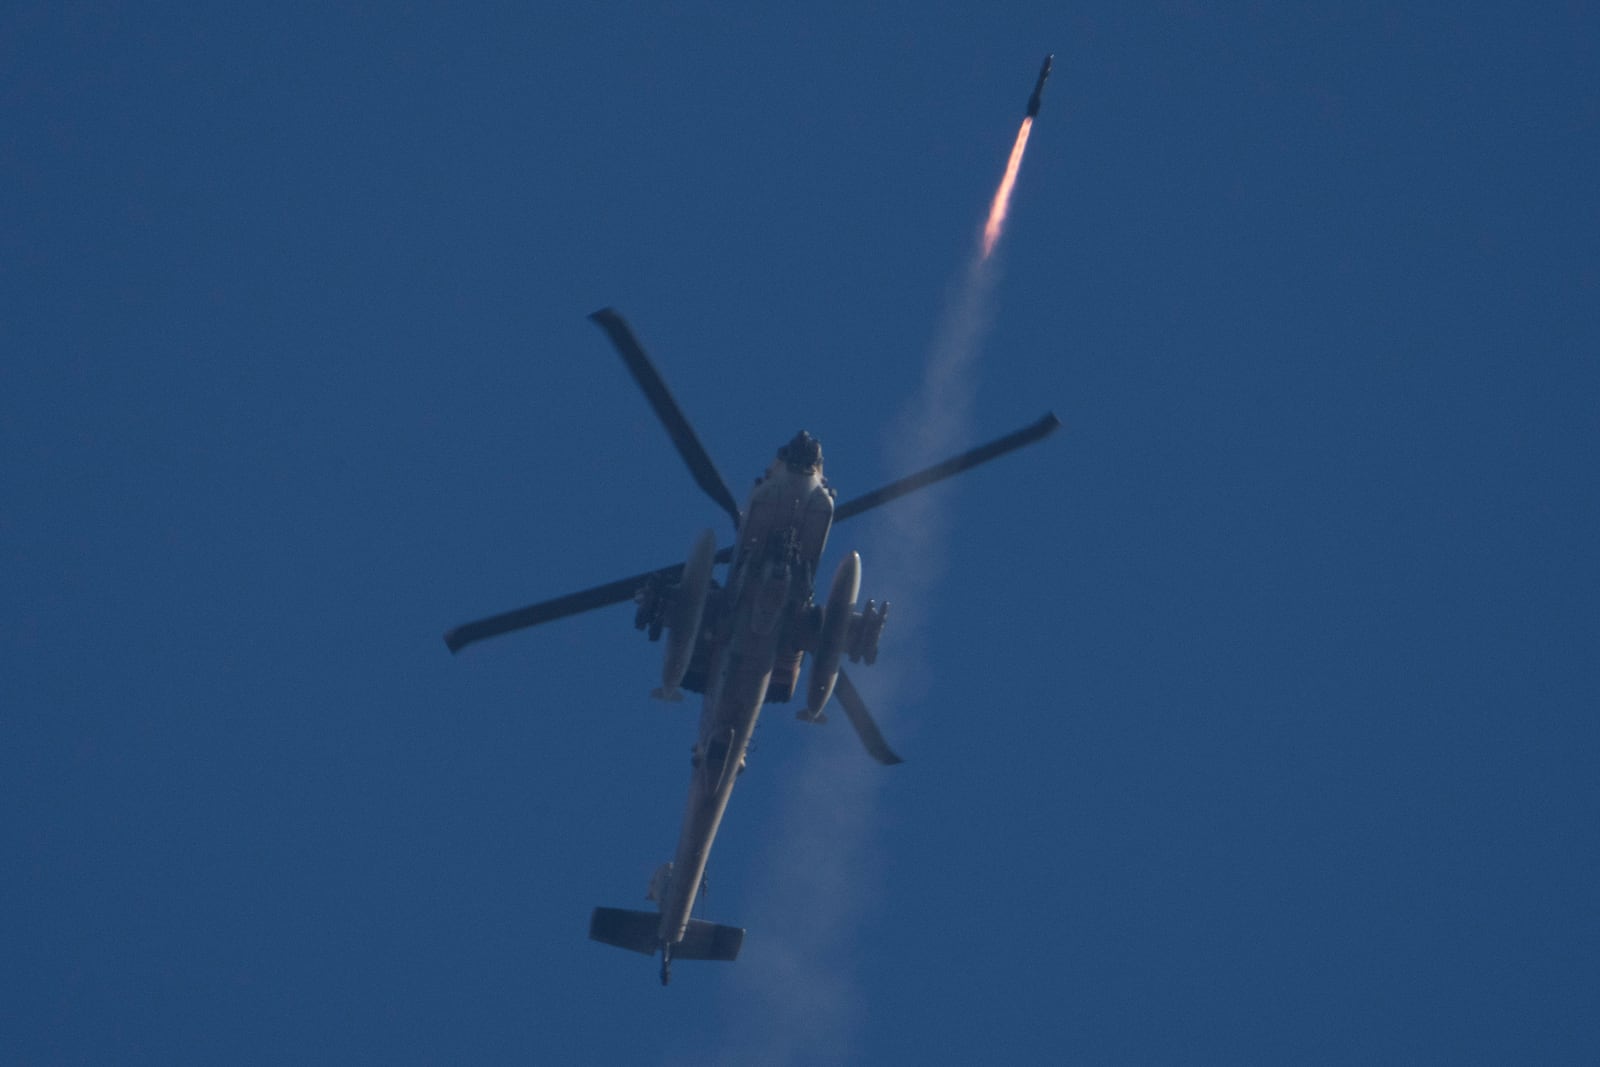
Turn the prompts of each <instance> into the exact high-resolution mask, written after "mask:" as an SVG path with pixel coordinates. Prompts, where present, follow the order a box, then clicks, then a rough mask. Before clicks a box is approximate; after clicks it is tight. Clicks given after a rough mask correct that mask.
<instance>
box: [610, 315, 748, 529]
mask: <svg viewBox="0 0 1600 1067" xmlns="http://www.w3.org/2000/svg"><path fill="white" fill-rule="evenodd" d="M589 318H590V319H592V320H594V323H595V325H597V326H599V327H600V328H601V329H602V330H604V331H605V332H606V336H607V337H609V338H611V343H612V345H613V346H615V347H616V350H617V353H618V354H619V355H621V356H622V361H623V362H624V363H626V364H627V365H628V371H629V373H631V374H632V375H633V380H634V381H636V382H638V383H639V388H640V389H643V390H644V395H645V397H646V398H648V399H649V401H650V406H651V407H652V408H654V409H655V412H656V418H658V419H660V420H661V424H662V425H663V426H665V427H666V428H667V433H668V435H670V436H671V437H672V443H673V444H674V445H676V446H677V448H678V455H680V456H682V457H683V461H684V462H685V463H687V464H688V465H689V472H690V473H691V474H693V475H694V480H695V483H696V484H697V485H699V486H700V488H701V489H703V490H705V493H706V495H707V496H709V497H710V498H711V499H712V500H715V501H716V502H717V506H718V507H720V508H722V510H723V511H726V512H727V513H728V515H729V516H730V517H731V518H732V519H733V525H734V528H735V529H738V527H739V504H738V501H736V500H734V499H733V494H732V493H731V492H729V491H728V485H727V483H726V482H724V481H723V480H722V475H720V474H718V473H717V467H716V464H714V463H712V462H711V456H710V455H709V454H707V452H706V450H705V446H704V445H702V444H701V443H700V439H699V438H698V437H696V436H695V435H694V430H693V428H691V427H690V425H689V420H688V419H686V418H684V416H683V411H682V409H680V408H679V407H678V402H677V401H676V400H674V399H673V398H672V394H671V393H670V392H668V390H667V383H666V382H665V381H664V380H663V379H662V377H661V375H660V374H658V373H657V372H656V368H655V365H654V364H652V363H651V362H650V357H649V356H647V355H645V354H644V347H643V346H642V345H640V344H639V339H638V338H636V337H635V336H634V335H633V331H632V330H631V329H629V328H628V324H627V322H626V321H624V320H623V318H622V316H621V315H619V314H617V312H616V309H614V308H601V309H600V310H599V311H596V312H595V313H594V314H592V315H590V316H589Z"/></svg>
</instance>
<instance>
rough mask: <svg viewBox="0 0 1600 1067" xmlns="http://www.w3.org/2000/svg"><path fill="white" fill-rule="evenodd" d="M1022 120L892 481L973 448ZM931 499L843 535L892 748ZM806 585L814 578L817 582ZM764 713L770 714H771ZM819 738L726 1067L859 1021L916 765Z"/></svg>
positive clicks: (817, 1040)
mask: <svg viewBox="0 0 1600 1067" xmlns="http://www.w3.org/2000/svg"><path fill="white" fill-rule="evenodd" d="M1029 125H1030V124H1029V123H1026V122H1025V123H1024V126H1023V128H1022V130H1021V131H1020V132H1019V135H1018V139H1017V143H1016V145H1015V147H1014V148H1013V150H1012V154H1011V159H1010V161H1009V163H1008V165H1007V167H1006V173H1005V177H1004V178H1003V179H1002V182H1001V185H1000V188H999V189H998V190H997V192H996V195H995V199H994V202H993V204H992V206H991V208H990V216H989V220H988V223H987V225H986V227H985V231H984V233H983V234H982V235H981V236H980V240H979V244H978V245H977V247H976V248H975V249H974V251H973V255H972V259H971V260H970V262H969V263H968V264H967V267H966V270H965V271H964V272H963V275H962V277H961V279H960V281H959V282H958V284H957V287H956V288H955V290H954V291H953V292H952V294H951V299H950V301H949V303H948V305H947V307H946V310H945V313H944V315H943V317H942V319H941V321H940V324H939V328H938V331H937V333H936V334H935V335H934V341H933V345H932V347H931V349H930V351H929V353H928V359H927V362H926V364H925V367H924V371H923V378H922V385H921V388H920V390H919V391H918V392H917V394H916V395H915V396H914V397H913V399H912V401H911V402H910V403H909V404H908V406H907V407H906V409H905V410H904V411H903V412H902V413H901V416H900V418H899V419H898V420H897V421H896V423H895V424H894V426H893V427H892V429H891V431H890V436H889V439H888V440H887V442H886V443H885V457H886V459H887V466H888V467H889V469H890V470H891V471H892V472H894V473H895V474H896V475H897V476H898V475H900V474H908V473H910V472H912V471H914V470H918V469H921V468H922V467H926V466H928V465H930V464H932V463H935V462H937V461H939V460H941V459H945V458H947V457H948V456H949V455H951V454H953V453H955V452H957V451H960V450H961V449H962V448H964V447H967V446H968V445H970V444H971V443H972V442H971V441H970V436H971V435H970V433H969V430H970V422H971V418H970V416H971V408H972V400H973V396H974V393H975V390H976V382H975V380H974V373H973V369H974V363H975V362H976V359H977V356H978V354H979V352H980V351H981V349H982V342H983V338H984V335H985V333H986V331H987V329H988V326H989V322H990V317H991V310H990V305H991V300H992V297H993V293H994V288H995V282H996V279H997V275H998V270H997V268H996V266H995V263H994V259H993V252H994V248H995V243H996V242H997V241H998V240H999V237H1000V232H1001V228H1002V226H1003V224H1004V221H1005V212H1006V205H1007V202H1008V201H1009V199H1010V195H1011V189H1012V185H1013V183H1014V182H1015V180H1016V172H1017V167H1018V165H1019V164H1020V162H1021V158H1022V149H1023V147H1024V146H1025V145H1026V143H1027V133H1028V126H1029ZM847 495H848V494H847ZM946 506H947V497H946V494H945V493H943V492H942V491H941V490H940V489H939V488H935V489H930V490H928V491H926V492H922V493H916V494H913V495H911V496H909V497H906V498H904V499H902V500H897V501H895V502H894V503H893V504H891V505H889V506H888V507H887V508H885V510H884V511H883V512H881V513H879V514H878V515H876V516H874V518H873V519H872V520H865V521H866V522H867V536H866V537H865V539H864V542H856V543H864V547H862V548H861V555H862V567H863V584H862V590H863V595H866V594H870V595H872V596H874V597H876V598H878V599H880V600H882V599H889V600H892V601H894V603H895V608H894V611H893V614H892V615H891V618H890V624H889V627H888V628H887V629H886V631H885V641H884V656H883V658H882V659H881V660H880V661H879V662H878V664H876V665H874V666H873V667H872V668H870V669H860V668H858V669H856V670H855V671H854V672H852V678H853V679H854V680H855V681H856V685H857V688H859V689H860V690H861V692H862V695H863V697H864V699H865V700H866V701H867V704H868V706H869V707H871V708H872V709H873V713H874V715H875V716H876V718H877V719H878V721H879V724H880V725H881V726H882V727H883V730H884V733H885V735H886V736H887V737H888V738H889V740H890V744H891V745H892V744H895V743H896V736H897V734H896V730H895V720H896V711H897V706H905V705H908V704H911V703H913V702H914V701H915V699H916V697H917V696H918V695H919V694H918V693H917V691H916V690H915V689H914V688H912V685H913V683H914V681H915V680H916V679H918V678H920V677H922V676H924V675H925V674H926V667H925V664H926V663H927V661H928V656H927V654H926V652H925V650H924V648H923V645H922V640H921V631H922V623H923V617H924V613H925V611H926V606H927V605H928V603H929V593H930V591H931V590H932V589H933V587H934V585H935V583H936V582H937V581H938V580H939V578H940V577H941V576H942V575H943V573H944V569H945V555H946V553H945V530H946V525H947V522H946V517H945V508H946ZM845 536H846V537H848V536H849V535H845ZM836 537H837V534H836ZM851 541H854V539H853V538H851ZM835 543H836V545H837V541H836V542H835ZM818 578H819V581H818V584H819V585H822V583H823V582H824V581H825V580H826V576H825V575H819V576H818ZM824 588H825V587H824ZM779 712H781V708H774V709H770V713H773V718H774V719H777V718H778V717H779V715H778V714H776V713H779ZM843 719H844V717H843V715H842V714H837V713H835V714H834V715H833V716H832V720H833V721H831V722H830V724H829V725H828V726H826V727H823V729H828V730H832V731H837V732H838V733H839V734H840V735H843V734H844V733H845V732H846V731H848V730H849V726H848V724H846V723H845V722H844V721H843ZM825 740H827V739H823V738H806V739H805V741H806V742H810V743H809V744H808V745H807V753H806V755H805V756H803V757H802V759H801V761H800V766H799V767H798V769H797V770H796V771H795V772H793V773H792V774H791V775H790V777H789V779H788V780H787V781H785V782H784V783H783V786H782V788H783V790H784V794H785V800H784V802H783V805H782V809H781V813H780V815H779V820H778V825H777V826H776V827H775V828H774V832H773V834H772V835H771V837H770V838H769V839H768V840H769V847H768V849H767V851H766V854H765V856H764V857H763V866H762V876H761V877H760V878H758V879H757V882H756V887H755V890H754V892H753V894H752V898H751V899H752V900H754V901H757V902H759V904H760V908H759V909H758V910H756V911H755V912H753V913H752V914H751V915H750V922H749V926H750V929H751V934H750V936H749V938H748V939H747V940H746V943H745V947H744V952H743V955H742V956H741V958H740V962H739V963H738V965H737V966H738V967H739V968H740V971H741V982H740V988H739V991H738V993H737V994H736V999H737V1003H736V1004H735V1005H734V1006H733V1010H732V1011H731V1012H730V1017H731V1018H732V1019H733V1020H734V1022H733V1026H732V1028H731V1029H730V1032H729V1033H728V1034H727V1039H726V1044H725V1045H724V1046H723V1047H722V1048H720V1049H718V1050H717V1055H718V1057H719V1058H720V1059H721V1061H722V1062H725V1063H737V1064H743V1063H763V1064H786V1063H794V1062H807V1063H810V1062H833V1063H837V1062H851V1061H854V1060H856V1059H858V1058H859V1057H858V1056H856V1055H854V1054H853V1053H852V1044H853V1041H854V1038H855V1035H856V1033H857V1031H858V1027H859V1026H860V1025H861V1023H862V1021H863V1020H862V1007H861V1005H862V1003H863V999H864V995H863V992H862V990H861V989H860V987H859V982H858V981H857V979H856V976H855V973H854V970H853V964H852V961H853V959H854V957H855V955H856V953H857V951H858V948H859V946H860V931H861V926H862V923H863V921H864V920H865V919H866V918H867V916H868V913H869V912H870V911H871V910H873V909H874V908H875V907H877V906H878V903H879V901H880V899H881V896H882V888H883V887H882V874H881V868H880V865H879V861H878V859H877V857H878V855H879V851H880V844H881V841H882V837H883V832H884V831H883V829H882V827H880V826H879V818H880V816H879V812H880V809H881V805H880V803H879V794H880V791H881V790H882V789H884V788H885V787H886V784H887V781H888V778H889V776H890V775H892V774H902V773H915V771H914V768H915V763H914V762H913V763H912V764H910V765H909V766H908V767H907V768H894V769H888V768H884V767H881V766H879V765H878V764H876V763H874V762H872V761H871V760H869V759H867V758H866V756H865V755H863V754H862V753H861V752H860V750H859V747H858V746H856V744H855V739H854V738H850V739H849V740H848V743H847V744H844V743H841V744H825V743H823V742H824V741H825ZM929 873H930V876H932V874H933V872H929ZM896 891H897V892H907V891H909V890H908V888H907V887H898V888H897V890H896Z"/></svg>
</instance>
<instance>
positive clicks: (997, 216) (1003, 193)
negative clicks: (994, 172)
mask: <svg viewBox="0 0 1600 1067" xmlns="http://www.w3.org/2000/svg"><path fill="white" fill-rule="evenodd" d="M1031 129H1033V119H1031V118H1025V119H1023V120H1022V129H1020V130H1018V131H1017V143H1016V144H1014V145H1012V146H1011V158H1010V159H1009V160H1007V161H1006V176H1005V177H1004V178H1001V179H1000V188H999V189H996V190H995V194H994V203H993V204H991V205H990V206H989V221H988V222H987V223H985V224H984V227H983V258H984V259H988V258H989V253H990V252H993V251H994V246H995V244H996V243H997V242H998V241H999V240H1000V229H1001V227H1003V226H1004V225H1005V224H1006V209H1007V208H1008V207H1010V206H1011V187H1012V186H1013V185H1016V184H1017V171H1018V170H1019V169H1021V167H1022V150H1023V149H1025V148H1027V147H1028V131H1029V130H1031Z"/></svg>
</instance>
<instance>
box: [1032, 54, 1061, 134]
mask: <svg viewBox="0 0 1600 1067" xmlns="http://www.w3.org/2000/svg"><path fill="white" fill-rule="evenodd" d="M1055 58H1056V57H1055V54H1054V53H1052V54H1050V55H1048V56H1045V57H1044V66H1042V67H1040V68H1039V80H1038V81H1036V82H1034V83H1033V95H1032V96H1030V97H1028V117H1029V118H1030V119H1032V118H1038V116H1039V94H1040V93H1043V92H1044V80H1045V79H1046V78H1048V77H1050V64H1051V63H1053V62H1055Z"/></svg>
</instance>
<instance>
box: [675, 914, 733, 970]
mask: <svg viewBox="0 0 1600 1067" xmlns="http://www.w3.org/2000/svg"><path fill="white" fill-rule="evenodd" d="M743 946H744V930H743V929H742V928H740V927H738V926H723V925H721V924H720V923H708V922H706V921H705V920H704V919H690V920H689V929H687V930H685V931H684V932H683V940H682V941H679V942H678V943H677V944H676V945H673V946H672V958H673V959H675V960H717V961H719V962H721V963H732V962H733V961H734V960H736V959H738V958H739V949H740V948H742V947H743Z"/></svg>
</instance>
